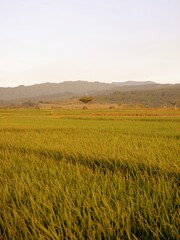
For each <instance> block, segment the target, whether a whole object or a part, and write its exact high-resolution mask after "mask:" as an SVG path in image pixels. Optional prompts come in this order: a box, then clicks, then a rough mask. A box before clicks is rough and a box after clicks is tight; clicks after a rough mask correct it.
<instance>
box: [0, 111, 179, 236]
mask: <svg viewBox="0 0 180 240" xmlns="http://www.w3.org/2000/svg"><path fill="white" fill-rule="evenodd" d="M98 111H99V113H100V112H103V114H104V113H106V114H104V115H97V112H98ZM109 111H110V112H111V113H115V112H116V111H117V110H88V111H81V110H48V111H45V110H29V111H27V110H25V111H23V110H16V111H15V110H1V111H0V164H1V168H0V183H1V184H0V232H1V237H0V239H1V238H2V239H178V237H179V232H178V226H179V214H180V208H179V204H180V198H179V183H180V182H179V180H180V152H179V149H180V134H179V132H180V131H179V130H180V127H179V126H180V125H179V123H180V118H179V117H178V116H177V111H174V112H173V114H174V115H175V116H174V117H173V116H170V115H169V114H166V115H167V116H164V117H163V118H162V117H158V116H148V115H147V116H141V117H138V116H126V117H124V116H113V114H111V116H110V117H109V115H108V112H109ZM128 111H130V110H128ZM133 111H134V112H135V113H138V110H136V111H135V110H133ZM146 111H147V110H146ZM153 111H154V110H153ZM84 112H86V113H85V114H84ZM156 112H157V110H156ZM94 113H96V115H95V114H94ZM126 113H127V112H126ZM146 113H147V114H148V111H147V112H146ZM166 113H167V110H166ZM171 114H172V112H171ZM173 114H172V115H173ZM85 115H86V116H85ZM54 116H56V117H54Z"/></svg>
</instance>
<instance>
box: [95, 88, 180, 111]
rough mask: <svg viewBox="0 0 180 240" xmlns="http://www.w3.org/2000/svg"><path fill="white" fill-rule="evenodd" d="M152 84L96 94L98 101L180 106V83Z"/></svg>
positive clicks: (149, 105) (152, 105)
mask: <svg viewBox="0 0 180 240" xmlns="http://www.w3.org/2000/svg"><path fill="white" fill-rule="evenodd" d="M150 86H151V87H150V88H149V89H147V88H145V87H144V86H138V87H137V86H136V88H134V89H133V88H131V90H127V88H124V89H122V88H121V89H119V88H118V89H116V90H115V89H114V90H111V91H106V92H102V93H99V94H98V95H96V96H95V99H96V101H97V102H98V103H117V104H129V105H138V104H139V105H144V106H148V107H162V106H173V105H176V106H179V107H180V84H175V85H169V84H166V85H162V86H159V85H157V86H156V87H155V86H154V85H153V86H152V85H150ZM125 89H126V91H125Z"/></svg>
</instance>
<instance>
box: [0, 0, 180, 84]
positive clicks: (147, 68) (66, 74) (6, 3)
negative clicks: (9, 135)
mask: <svg viewBox="0 0 180 240" xmlns="http://www.w3.org/2000/svg"><path fill="white" fill-rule="evenodd" d="M75 80H87V81H99V82H123V81H128V80H131V81H148V80H149V81H155V82H158V83H180V0H146V1H145V0H31V1H30V0H0V87H13V86H18V85H32V84H36V83H43V82H63V81H75Z"/></svg>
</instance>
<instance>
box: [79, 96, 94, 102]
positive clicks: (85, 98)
mask: <svg viewBox="0 0 180 240" xmlns="http://www.w3.org/2000/svg"><path fill="white" fill-rule="evenodd" d="M93 99H94V98H93V97H91V96H89V97H81V98H80V99H79V101H80V102H83V103H86V104H87V103H89V102H91V101H92V100H93Z"/></svg>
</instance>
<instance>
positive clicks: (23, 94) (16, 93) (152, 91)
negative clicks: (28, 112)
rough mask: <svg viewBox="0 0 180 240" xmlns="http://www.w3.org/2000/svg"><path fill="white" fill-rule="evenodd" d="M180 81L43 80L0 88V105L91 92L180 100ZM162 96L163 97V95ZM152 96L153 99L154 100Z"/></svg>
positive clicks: (106, 98) (113, 97)
mask: <svg viewBox="0 0 180 240" xmlns="http://www.w3.org/2000/svg"><path fill="white" fill-rule="evenodd" d="M179 90H180V84H174V85H173V84H157V83H155V82H151V81H144V82H138V81H135V82H133V81H127V82H113V83H101V82H88V81H67V82H62V83H43V84H35V85H31V86H24V85H21V86H18V87H14V88H10V87H8V88H2V87H1V88H0V106H8V105H12V104H22V103H23V102H26V101H32V102H36V103H37V102H40V101H54V100H62V99H69V98H72V97H76V98H78V97H80V96H83V95H93V96H94V97H95V99H96V101H100V102H117V103H118V102H124V103H127V102H128V103H130V102H140V103H141V102H142V103H143V104H149V103H151V102H153V101H155V102H156V103H158V98H159V104H162V101H166V100H167V101H168V102H169V101H170V99H171V101H175V100H174V99H176V101H179V98H178V95H179V96H180V94H179ZM162 96H164V98H163V99H162ZM150 99H151V100H150ZM153 99H154V100H153Z"/></svg>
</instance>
